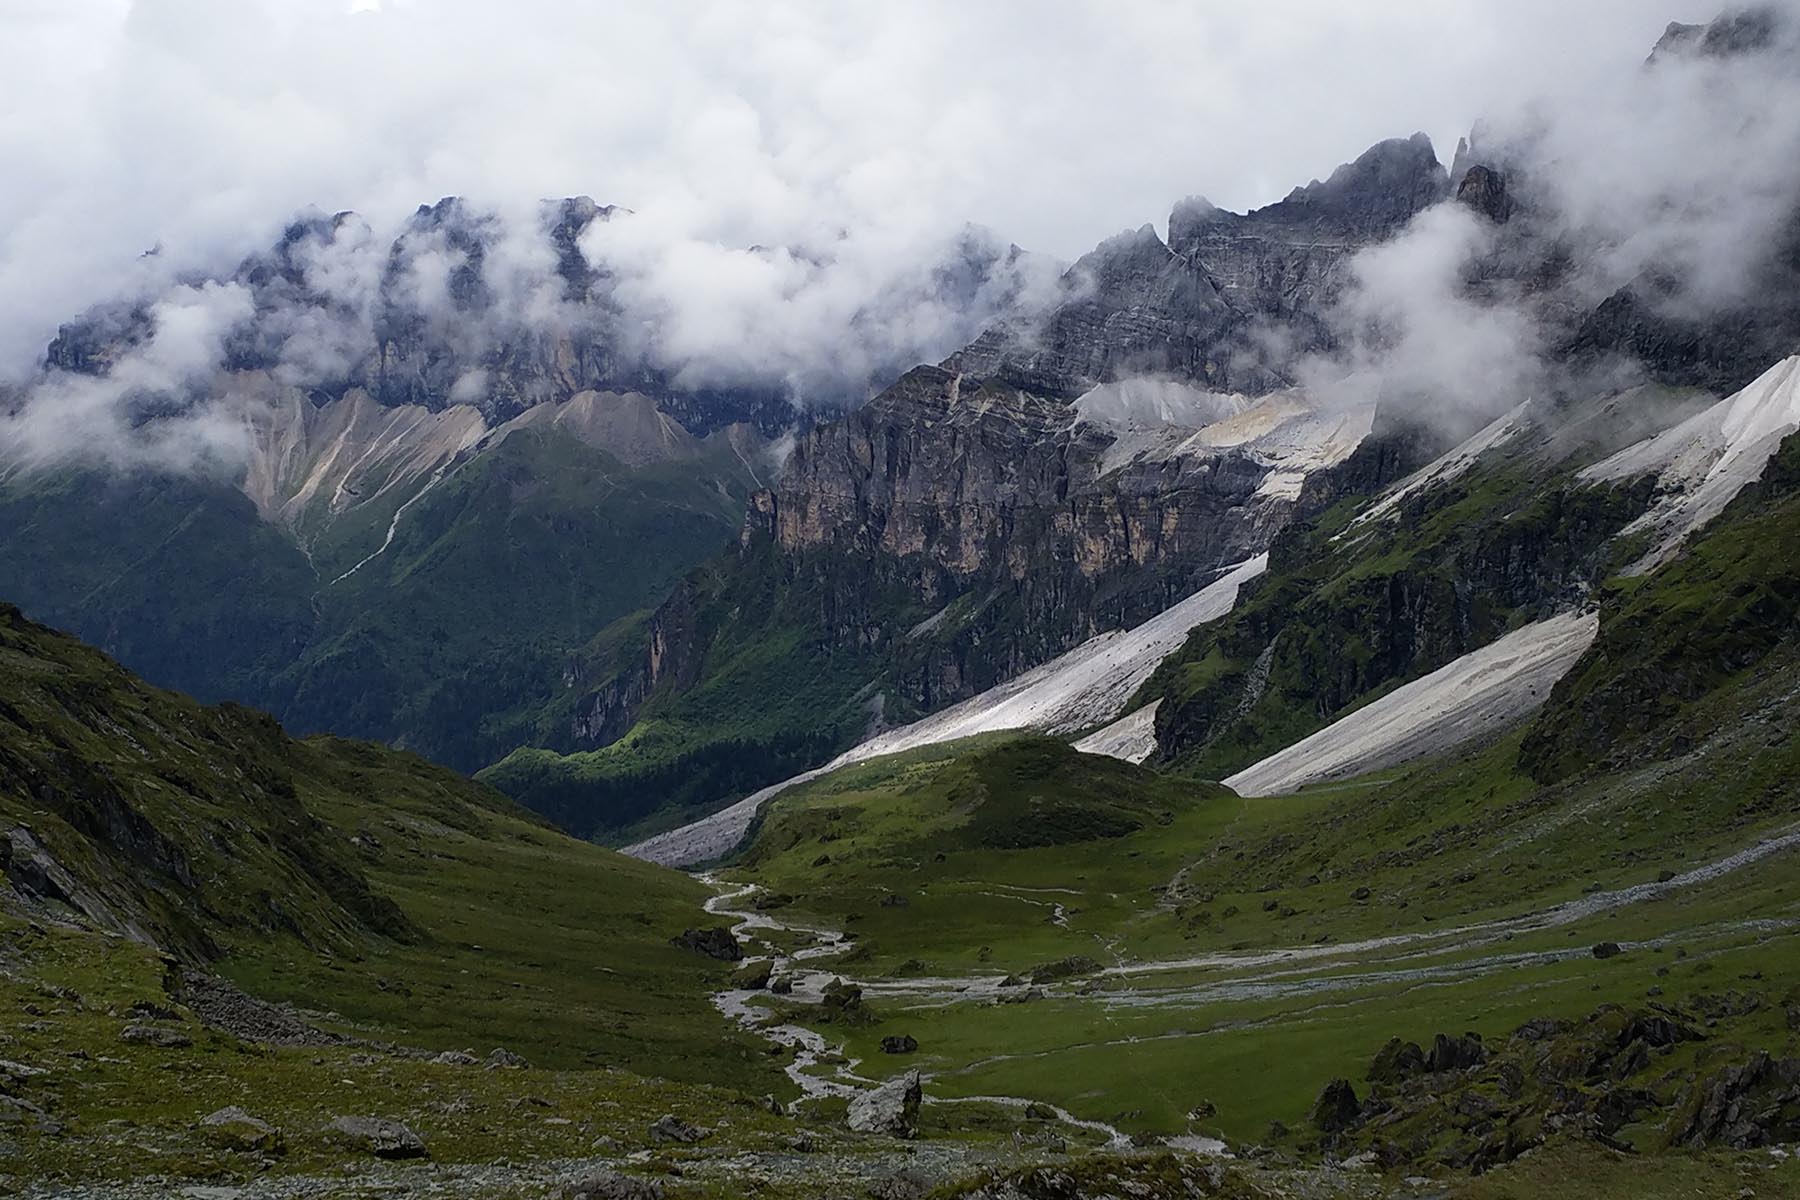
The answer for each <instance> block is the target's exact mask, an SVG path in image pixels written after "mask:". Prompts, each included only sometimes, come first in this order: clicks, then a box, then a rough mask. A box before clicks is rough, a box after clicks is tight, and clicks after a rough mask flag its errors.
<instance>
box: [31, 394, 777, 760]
mask: <svg viewBox="0 0 1800 1200" xmlns="http://www.w3.org/2000/svg"><path fill="white" fill-rule="evenodd" d="M751 484H752V481H751V479H750V477H749V476H748V474H747V472H746V471H745V469H744V468H743V466H742V464H741V463H740V462H739V461H738V459H737V457H736V455H735V454H734V452H733V451H732V450H731V449H730V447H729V446H727V445H724V444H723V439H721V440H720V444H717V445H713V444H710V443H709V444H708V446H707V448H706V450H705V453H704V456H703V457H702V458H700V459H698V460H695V461H682V462H675V463H663V464H652V465H649V466H644V467H637V468H628V467H626V466H624V465H622V464H621V463H619V462H618V461H617V460H616V459H614V458H613V457H611V456H610V455H608V454H607V453H605V452H604V451H602V450H598V449H595V448H593V447H591V446H588V445H586V444H584V443H582V442H580V441H578V440H576V439H575V438H573V437H571V436H568V435H565V434H562V433H560V432H547V431H545V430H542V429H525V430H520V431H517V432H514V433H513V434H511V435H510V436H508V437H507V438H505V439H504V440H503V441H502V442H500V443H499V445H497V446H494V447H492V448H489V449H487V450H485V451H484V452H482V453H480V454H478V455H476V456H474V457H472V458H470V459H468V460H467V461H465V462H463V463H462V464H461V465H460V466H458V467H456V468H454V469H452V470H450V471H448V472H446V473H445V475H444V477H443V479H442V480H441V481H440V482H439V483H438V484H437V485H436V486H434V487H432V488H431V489H430V490H429V491H426V492H425V493H424V494H423V496H422V497H421V498H420V499H419V500H418V501H417V502H415V503H412V504H411V505H410V506H409V507H408V508H407V509H406V512H405V515H404V516H403V517H402V518H401V520H400V521H399V523H398V524H397V525H396V526H395V527H394V538H393V541H392V543H391V544H390V545H389V546H388V547H387V549H386V550H385V551H383V552H382V553H380V554H379V555H377V556H376V557H374V558H372V559H369V560H368V561H367V562H366V563H365V564H364V565H363V566H361V567H360V568H359V569H357V570H356V571H355V572H354V573H353V574H350V575H349V576H348V577H342V576H344V573H345V572H346V571H349V570H350V569H351V568H352V567H353V566H355V565H356V564H357V563H358V562H360V561H362V560H363V559H365V558H366V557H367V556H368V555H370V554H371V553H373V552H374V551H376V550H377V549H378V548H379V547H381V545H382V543H383V540H384V538H385V537H386V535H387V531H388V527H389V522H390V521H391V519H392V516H393V512H394V510H395V509H397V508H398V506H399V501H398V500H393V501H383V502H381V503H374V504H371V505H370V506H368V507H367V508H366V509H357V510H352V512H351V513H350V514H348V515H347V516H346V517H345V518H344V519H343V520H342V521H341V522H340V523H338V524H335V525H333V526H331V527H330V528H329V529H327V530H326V531H324V532H323V533H318V534H314V533H311V532H308V533H307V535H306V536H308V538H309V539H310V541H311V543H312V544H311V545H310V546H309V548H308V551H302V549H301V548H300V546H299V544H298V543H297V541H296V540H295V537H292V536H290V535H289V533H288V532H287V531H285V530H283V529H280V528H278V527H276V526H273V525H270V524H267V523H265V522H264V521H262V520H261V519H260V518H259V517H258V515H257V513H256V511H255V509H254V507H253V506H252V505H251V503H250V501H249V500H248V499H247V498H245V497H244V496H243V495H242V494H241V493H240V492H239V491H238V490H237V489H236V487H235V486H234V485H233V483H232V482H231V481H229V480H224V479H214V480H208V479H204V478H176V477H168V476H163V475H153V474H147V473H146V474H140V475H123V476H121V475H113V474H106V475H96V474H91V473H81V472H69V473H63V474H57V475H42V474H14V475H11V476H8V477H7V478H6V479H4V480H0V595H7V596H9V597H10V598H11V599H13V600H14V602H16V603H18V604H19V605H20V606H21V607H22V608H23V609H24V610H25V611H26V612H28V613H30V614H31V615H32V616H33V617H34V618H36V619H38V620H42V621H46V622H49V623H51V624H54V625H58V626H61V627H65V628H68V629H70V630H71V631H73V632H75V633H76V634H78V635H79V636H81V637H83V638H85V639H86V640H88V641H91V642H93V643H95V644H97V645H99V646H100V647H101V648H103V649H105V650H107V651H109V652H111V653H113V654H115V655H116V656H117V657H118V658H119V659H120V661H121V662H123V663H124V664H125V665H126V666H128V667H130V668H132V669H133V670H136V671H139V672H141V673H142V674H144V675H145V676H146V677H147V678H150V679H152V680H154V681H156V682H158V683H160V684H163V685H164V686H169V687H174V688H178V689H180V690H182V691H184V692H187V693H190V694H193V695H195V696H198V697H200V698H201V699H203V700H209V701H216V700H223V699H232V700H238V701H242V702H245V703H249V704H253V705H256V706H257V707H259V708H265V709H268V710H270V711H272V712H274V713H275V714H276V715H277V717H279V718H280V719H281V720H282V721H283V722H284V723H286V724H287V725H288V726H290V727H291V728H293V729H295V730H298V731H300V732H312V731H318V730H327V729H328V730H330V731H332V732H335V733H339V734H344V735H348V736H356V737H366V738H372V739H376V740H380V741H386V742H391V743H395V744H399V745H403V746H406V747H408V748H410V749H413V750H416V751H418V752H419V753H421V754H423V755H425V756H426V757H428V758H431V759H433V760H435V761H438V762H443V763H446V764H448V765H450V766H454V767H456V768H458V769H460V770H465V771H471V770H474V769H476V768H478V767H480V766H482V765H484V764H486V763H488V762H492V761H493V760H494V759H496V758H498V757H500V756H502V755H504V754H505V753H506V752H507V751H509V750H511V749H512V748H514V747H515V746H518V745H520V744H524V743H531V744H545V745H564V746H567V745H570V744H572V743H571V738H572V733H571V730H570V725H571V720H572V715H573V713H572V710H573V703H574V700H575V698H576V697H577V696H578V695H579V692H578V690H576V689H574V688H572V687H571V685H570V684H569V683H568V682H566V681H565V679H564V673H565V671H566V670H567V668H568V667H569V665H570V663H571V662H572V661H574V660H575V658H576V655H577V651H579V650H580V649H581V647H582V646H583V645H584V644H585V643H586V642H587V641H588V639H590V638H591V637H592V636H593V635H594V631H595V630H598V629H602V628H604V627H606V626H607V625H609V624H610V623H611V622H613V621H615V620H617V619H619V618H620V617H622V616H624V615H626V614H628V613H631V612H633V611H635V610H638V609H640V608H643V607H644V606H646V605H649V604H653V603H655V602H656V601H657V600H659V599H660V598H661V597H662V596H663V595H664V594H665V593H666V592H667V590H668V588H669V587H670V585H671V584H672V583H673V582H674V581H675V580H676V579H677V578H678V577H679V576H680V575H681V573H682V572H684V571H686V570H688V569H689V568H691V567H692V566H693V565H694V564H695V563H697V562H701V561H703V560H705V559H706V558H708V557H710V556H711V555H713V554H714V553H716V552H717V550H718V549H719V547H720V546H721V545H723V544H724V543H725V542H726V541H727V540H728V539H729V538H730V537H731V535H732V534H733V533H734V532H735V531H736V529H737V525H738V521H739V519H740V517H741V514H742V511H743V499H744V496H745V495H746V494H747V492H748V489H749V487H750V486H751ZM416 493H417V489H416V488H415V489H413V490H412V491H411V492H408V493H407V494H408V495H411V494H416ZM71 546H77V547H80V548H81V552H80V553H79V554H71V553H68V548H69V547H71ZM309 553H310V559H309V557H308V554H309ZM341 577H342V578H341Z"/></svg>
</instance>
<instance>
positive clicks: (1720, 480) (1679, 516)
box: [1581, 355, 1800, 575]
mask: <svg viewBox="0 0 1800 1200" xmlns="http://www.w3.org/2000/svg"><path fill="white" fill-rule="evenodd" d="M1797 429H1800V355H1796V356H1794V357H1792V358H1788V359H1784V360H1782V361H1781V362H1779V363H1777V364H1775V366H1773V367H1771V368H1769V370H1767V371H1765V372H1764V373H1763V374H1762V375H1761V376H1760V377H1759V378H1758V379H1757V380H1756V381H1755V382H1754V383H1752V384H1750V385H1749V386H1748V387H1746V388H1744V390H1743V391H1741V392H1739V393H1737V394H1736V395H1735V396H1731V397H1729V398H1728V399H1725V400H1721V401H1720V402H1719V403H1717V404H1715V405H1713V406H1712V407H1711V408H1708V409H1706V410H1705V411H1703V412H1700V413H1698V414H1696V415H1695V416H1693V417H1690V418H1688V419H1687V420H1686V421H1683V422H1682V423H1681V424H1679V425H1677V426H1675V427H1674V428H1672V429H1667V430H1664V431H1663V432H1662V433H1659V434H1657V435H1656V436H1655V437H1652V438H1647V439H1645V440H1644V441H1641V442H1639V443H1638V444H1637V445H1635V446H1628V447H1626V448H1625V449H1624V450H1621V451H1619V453H1617V454H1615V455H1613V456H1612V457H1611V458H1608V459H1604V460H1602V461H1601V462H1598V463H1596V464H1594V465H1593V466H1591V467H1589V468H1588V469H1587V470H1585V471H1583V472H1582V473H1581V478H1582V479H1584V480H1586V481H1588V482H1590V483H1605V482H1611V481H1614V480H1621V479H1632V478H1636V477H1638V476H1641V475H1650V474H1654V475H1656V476H1657V481H1658V483H1659V484H1660V485H1661V487H1662V489H1663V494H1662V495H1661V496H1660V497H1659V498H1658V499H1657V502H1656V503H1655V504H1654V505H1652V506H1651V508H1650V511H1649V512H1647V513H1645V514H1644V515H1643V516H1641V517H1639V518H1638V519H1637V520H1635V521H1633V522H1632V523H1631V524H1630V525H1627V526H1626V527H1625V529H1624V531H1623V534H1622V536H1630V535H1632V534H1635V533H1641V532H1646V531H1647V532H1649V533H1651V534H1652V535H1653V537H1652V544H1651V548H1650V550H1649V551H1648V552H1647V553H1646V554H1645V555H1644V557H1643V558H1641V559H1639V560H1638V561H1637V562H1636V563H1633V564H1632V565H1631V566H1630V567H1628V568H1626V572H1625V573H1626V574H1628V575H1641V574H1643V573H1644V572H1646V571H1650V570H1653V569H1655V568H1656V567H1657V566H1659V565H1661V564H1662V563H1664V562H1667V561H1668V560H1669V559H1670V558H1671V557H1672V556H1673V555H1674V553H1675V551H1676V550H1677V549H1678V548H1679V547H1680V545H1681V542H1682V539H1683V538H1685V537H1687V535H1688V534H1690V533H1692V532H1693V531H1694V530H1696V529H1698V528H1700V527H1701V526H1702V525H1705V524H1706V523H1707V522H1708V521H1710V520H1712V519H1713V518H1714V517H1716V516H1718V515H1719V514H1720V513H1721V512H1723V511H1724V509H1725V506H1726V505H1727V504H1730V503H1731V501H1732V500H1733V498H1735V497H1736V496H1737V494H1738V493H1739V492H1741V491H1743V490H1744V488H1745V487H1746V486H1748V485H1749V484H1752V483H1755V482H1756V481H1757V480H1758V479H1761V478H1762V473H1763V468H1764V467H1765V466H1767V465H1768V462H1769V459H1770V458H1772V457H1773V456H1774V454H1775V451H1776V449H1777V448H1778V447H1779V446H1780V445H1781V441H1782V439H1783V438H1785V437H1787V436H1788V435H1789V434H1791V433H1793V432H1794V431H1795V430H1797Z"/></svg>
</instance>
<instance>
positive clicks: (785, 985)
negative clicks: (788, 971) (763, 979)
mask: <svg viewBox="0 0 1800 1200" xmlns="http://www.w3.org/2000/svg"><path fill="white" fill-rule="evenodd" d="M769 990H770V991H771V992H773V993H774V994H775V995H777V996H791V995H793V993H794V977H793V976H792V975H777V976H776V977H775V978H773V979H771V980H769Z"/></svg>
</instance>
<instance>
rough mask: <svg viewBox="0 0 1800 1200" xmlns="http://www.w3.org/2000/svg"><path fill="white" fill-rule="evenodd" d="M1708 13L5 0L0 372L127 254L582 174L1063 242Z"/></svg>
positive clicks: (1260, 182)
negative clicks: (342, 212) (304, 214)
mask: <svg viewBox="0 0 1800 1200" xmlns="http://www.w3.org/2000/svg"><path fill="white" fill-rule="evenodd" d="M1719 3H1720V0H1356V2H1355V3H1345V2H1344V0H1257V2H1255V3H1250V2H1248V0H1239V2H1234V3H1217V2H1214V0H1179V2H1164V0H994V2H988V3H983V2H980V0H952V2H947V3H937V2H933V0H909V2H907V3H879V4H878V3H859V4H852V3H844V2H840V0H818V2H812V0H758V2H755V3H745V2H739V0H727V2H720V3H709V2H703V0H685V2H684V0H658V2H656V3H647V2H646V3H631V4H624V3H607V2H603V0H135V2H131V0H0V163H3V164H4V167H3V168H0V170H3V171H4V178H5V185H4V186H3V187H0V369H12V370H15V371H16V369H17V367H18V364H19V363H21V362H23V361H28V360H29V359H30V358H31V357H33V356H35V355H36V354H37V353H39V352H40V350H41V347H42V345H43V343H44V340H45V339H46V337H47V336H49V334H50V333H53V332H54V329H55V326H56V324H57V322H58V321H59V320H61V319H63V318H64V317H66V316H68V315H71V314H73V313H74V312H76V311H79V310H80V309H81V308H82V307H85V305H86V304H87V303H88V302H90V301H92V300H94V299H96V298H98V297H99V296H101V295H104V294H105V293H106V292H107V291H108V290H109V288H112V287H114V286H116V283H117V281H118V280H119V279H120V278H121V277H122V276H124V275H125V274H126V273H128V272H129V270H130V269H131V268H130V264H131V263H132V261H133V259H134V258H135V257H136V256H137V254H138V253H139V252H141V251H142V250H144V249H146V248H147V247H149V246H152V245H156V244H160V245H161V246H162V247H163V248H164V251H165V254H164V258H165V259H166V260H169V261H174V262H178V263H181V264H183V265H186V264H197V265H209V264H215V263H226V262H230V261H233V260H235V258H236V257H237V256H239V255H241V254H242V253H244V252H245V251H247V250H249V249H251V248H255V247H259V246H264V245H267V244H268V242H269V241H270V239H271V236H272V235H273V233H274V232H275V231H276V230H277V229H278V228H279V227H280V225H281V224H282V223H283V222H284V221H285V220H286V218H287V217H288V216H289V215H291V214H292V213H294V212H295V211H297V210H298V209H300V208H302V207H303V206H307V205H316V206H318V207H320V208H323V209H326V210H335V209H340V208H355V209H358V210H359V211H361V212H363V213H364V214H366V215H367V216H368V217H369V218H370V219H371V221H372V222H374V223H375V224H376V225H377V227H378V228H380V227H382V226H383V224H384V223H387V222H391V221H393V220H395V219H397V218H398V217H399V216H401V215H402V214H404V213H405V212H407V211H409V210H410V209H411V208H412V207H414V206H415V205H417V204H418V203H420V202H421V201H431V200H434V199H436V198H438V197H439V196H442V195H446V194H452V193H456V194H462V195H465V196H469V197H471V198H474V199H477V200H479V201H482V202H484V203H487V204H493V205H499V206H507V205H521V204H523V203H526V202H529V201H532V200H535V199H536V198H538V197H547V196H562V195H569V194H577V193H587V194H590V195H592V196H594V197H595V198H596V199H597V200H599V201H601V202H602V203H615V204H623V205H626V206H629V207H631V208H634V209H637V210H639V211H640V212H652V211H653V212H655V213H657V214H658V221H659V223H666V224H668V225H673V226H678V227H680V228H682V229H684V230H685V231H686V232H687V233H688V234H689V235H690V236H696V237H702V238H708V239H717V240H719V241H721V242H724V243H727V244H735V245H744V244H749V243H765V244H778V243H781V244H786V243H791V242H796V241H802V240H805V239H807V238H817V237H819V236H821V234H823V233H825V232H826V231H830V230H833V229H839V228H851V229H856V230H859V231H864V232H865V233H866V232H867V231H875V233H876V234H877V235H879V236H882V237H885V238H890V239H892V240H893V242H894V243H895V244H896V245H903V244H905V243H906V242H907V241H908V240H909V239H913V238H918V237H921V236H924V235H926V234H929V233H935V232H938V231H941V230H943V229H947V228H953V227H955V226H956V225H958V224H960V223H961V222H964V221H973V222H977V223H981V224H985V225H987V226H990V227H992V228H993V229H995V230H996V231H998V232H999V233H1001V234H1002V235H1003V236H1005V237H1007V238H1010V239H1012V240H1013V241H1016V242H1018V243H1020V244H1021V245H1024V246H1026V247H1027V248H1029V249H1032V250H1038V251H1043V252H1047V253H1050V254H1054V255H1058V256H1061V257H1065V258H1073V257H1075V256H1077V255H1079V254H1081V253H1082V252H1084V251H1085V250H1086V249H1088V248H1089V247H1091V246H1092V245H1093V244H1094V243H1095V242H1096V241H1098V240H1099V239H1101V238H1103V237H1105V236H1107V235H1109V234H1111V233H1114V232H1116V231H1118V230H1119V229H1122V228H1125V227H1129V226H1136V225H1139V224H1142V223H1144V222H1146V221H1151V222H1155V223H1156V224H1157V225H1158V227H1159V228H1160V227H1161V226H1162V224H1163V222H1164V220H1165V219H1166V216H1167V213H1168V210H1169V208H1170V206H1171V204H1172V203H1173V202H1174V201H1175V200H1177V199H1179V198H1180V197H1182V196H1184V195H1187V194H1190V193H1201V194H1204V195H1206V196H1208V197H1210V198H1211V199H1212V200H1213V201H1215V202H1216V203H1218V204H1220V205H1223V206H1226V207H1233V208H1241V207H1246V206H1253V205H1256V204H1261V203H1266V202H1269V201H1272V200H1275V199H1278V198H1279V197H1280V196H1281V195H1283V194H1284V193H1285V192H1287V191H1288V189H1289V188H1291V187H1292V186H1294V185H1295V184H1298V183H1304V182H1306V181H1308V180H1309V179H1311V178H1314V177H1315V176H1322V175H1324V174H1326V173H1328V172H1329V171H1330V169H1331V168H1332V167H1333V166H1334V165H1335V164H1337V163H1338V162H1341V161H1343V160H1345V159H1348V158H1351V157H1354V156H1355V155H1356V154H1357V153H1358V152H1360V151H1361V150H1362V149H1363V148H1365V147H1366V146H1367V145H1369V144H1370V143H1372V142H1374V141H1376V140H1378V139H1380V138H1383V137H1387V136H1394V135H1404V134H1407V133H1410V132H1412V131H1414V130H1418V129H1422V130H1424V131H1426V132H1427V133H1429V134H1430V135H1431V136H1432V138H1433V139H1434V141H1436V142H1437V144H1438V149H1439V154H1440V157H1442V158H1444V159H1445V160H1448V159H1449V157H1450V154H1451V152H1452V150H1453V149H1454V145H1455V139H1456V136H1457V135H1458V133H1460V132H1462V131H1464V130H1466V129H1467V127H1468V126H1469V124H1470V123H1471V122H1472V121H1473V120H1474V119H1475V118H1477V117H1478V116H1480V115H1481V114H1483V113H1485V112H1491V111H1494V110H1495V109H1496V108H1497V107H1501V106H1504V105H1505V104H1506V103H1508V102H1509V100H1516V99H1517V98H1518V97H1519V96H1521V95H1525V94H1549V95H1555V94H1557V93H1558V92H1566V91H1567V90H1569V89H1570V88H1579V86H1581V82H1582V81H1583V80H1588V79H1593V78H1596V77H1606V76H1612V77H1616V76H1617V73H1618V72H1620V71H1623V70H1629V69H1632V68H1633V67H1635V65H1636V64H1637V63H1640V62H1641V61H1642V60H1643V58H1644V56H1645V54H1646V53H1647V51H1648V50H1649V48H1650V46H1651V45H1652V44H1653V43H1654V42H1655V41H1656V39H1657V37H1658V36H1659V35H1660V34H1661V32H1662V29H1663V27H1664V26H1665V25H1666V24H1667V23H1668V22H1669V21H1670V20H1672V19H1682V20H1705V19H1709V18H1710V17H1711V16H1713V15H1715V13H1714V10H1715V8H1716V7H1717V6H1718V4H1719Z"/></svg>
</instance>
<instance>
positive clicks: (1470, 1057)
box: [1425, 1033, 1487, 1075]
mask: <svg viewBox="0 0 1800 1200" xmlns="http://www.w3.org/2000/svg"><path fill="white" fill-rule="evenodd" d="M1486 1061H1487V1047H1486V1046H1484V1045H1482V1044H1481V1038H1480V1037H1478V1036H1477V1035H1475V1034H1473V1033H1465V1034H1463V1035H1462V1036H1461V1037H1458V1038H1453V1037H1451V1036H1449V1035H1448V1034H1443V1033H1440V1034H1438V1035H1437V1036H1436V1037H1435V1038H1433V1039H1432V1040H1431V1053H1430V1054H1428V1055H1426V1057H1425V1069H1426V1070H1427V1071H1430V1072H1431V1073H1432V1074H1434V1075H1435V1074H1437V1073H1438V1072H1440V1071H1466V1070H1468V1069H1469V1068H1470V1067H1479V1066H1480V1065H1481V1064H1482V1063H1484V1062H1486Z"/></svg>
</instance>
